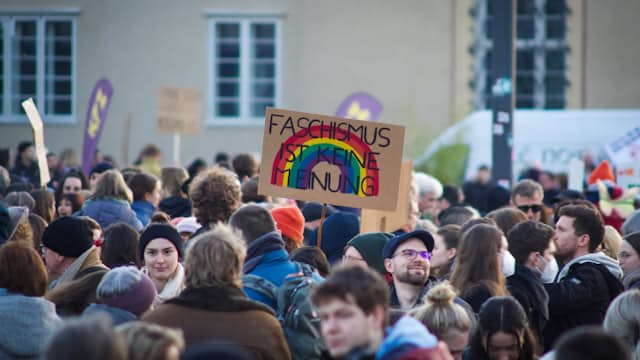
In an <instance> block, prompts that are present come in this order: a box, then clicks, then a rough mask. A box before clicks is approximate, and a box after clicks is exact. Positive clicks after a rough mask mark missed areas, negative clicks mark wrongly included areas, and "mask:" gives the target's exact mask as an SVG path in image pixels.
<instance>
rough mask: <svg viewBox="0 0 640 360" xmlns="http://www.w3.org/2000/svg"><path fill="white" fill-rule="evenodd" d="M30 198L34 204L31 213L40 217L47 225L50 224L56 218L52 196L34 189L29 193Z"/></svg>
mask: <svg viewBox="0 0 640 360" xmlns="http://www.w3.org/2000/svg"><path fill="white" fill-rule="evenodd" d="M31 197H33V200H35V202H36V204H35V206H34V207H33V213H34V214H37V215H40V217H42V218H43V219H44V221H46V222H47V224H50V223H51V222H52V221H53V219H54V218H55V216H56V202H55V199H54V198H53V194H52V193H50V192H49V191H47V190H45V189H36V190H33V191H31Z"/></svg>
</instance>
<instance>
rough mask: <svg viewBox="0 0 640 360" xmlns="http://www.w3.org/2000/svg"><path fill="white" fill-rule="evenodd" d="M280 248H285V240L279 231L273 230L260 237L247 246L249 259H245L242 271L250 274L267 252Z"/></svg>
mask: <svg viewBox="0 0 640 360" xmlns="http://www.w3.org/2000/svg"><path fill="white" fill-rule="evenodd" d="M279 249H284V241H283V240H282V236H281V235H280V233H279V232H277V231H272V232H268V233H266V234H264V235H262V236H260V237H258V238H257V239H255V240H253V242H252V243H251V244H249V247H248V248H247V259H246V260H245V261H244V267H243V268H242V271H243V272H244V273H245V274H249V273H250V272H251V271H253V269H255V267H256V266H257V265H258V264H259V263H260V261H261V260H262V258H263V257H264V255H265V254H266V253H268V252H271V251H274V250H279Z"/></svg>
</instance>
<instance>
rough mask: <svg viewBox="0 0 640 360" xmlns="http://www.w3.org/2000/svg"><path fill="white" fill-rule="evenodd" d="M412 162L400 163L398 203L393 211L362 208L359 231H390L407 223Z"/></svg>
mask: <svg viewBox="0 0 640 360" xmlns="http://www.w3.org/2000/svg"><path fill="white" fill-rule="evenodd" d="M412 171H413V162H412V161H411V160H407V161H405V162H403V163H402V168H401V170H400V187H399V190H398V203H397V205H396V208H395V210H393V211H380V210H372V209H362V212H361V213H360V233H361V234H363V233H368V232H374V231H382V232H392V231H395V230H397V229H399V228H401V227H402V226H404V225H406V224H407V221H408V219H409V191H410V190H411V178H412Z"/></svg>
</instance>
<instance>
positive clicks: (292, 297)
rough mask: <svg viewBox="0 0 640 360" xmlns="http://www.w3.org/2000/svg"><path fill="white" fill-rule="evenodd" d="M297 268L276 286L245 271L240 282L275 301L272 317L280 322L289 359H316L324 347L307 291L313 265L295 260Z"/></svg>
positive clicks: (317, 319) (313, 307) (309, 285)
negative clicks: (274, 310) (245, 273)
mask: <svg viewBox="0 0 640 360" xmlns="http://www.w3.org/2000/svg"><path fill="white" fill-rule="evenodd" d="M296 265H297V266H298V272H297V273H293V274H289V275H288V276H287V277H286V278H285V279H284V281H283V283H282V285H280V286H279V287H277V286H275V285H273V283H271V282H270V281H269V280H267V279H265V278H263V277H260V276H257V275H253V274H248V275H244V276H243V278H242V282H243V285H244V286H245V287H246V288H249V289H251V290H253V291H256V292H258V293H260V294H262V295H264V296H266V297H268V298H270V299H272V300H273V301H274V303H276V306H277V309H276V317H277V319H278V321H279V322H280V325H281V326H282V330H283V331H284V336H285V338H286V339H287V344H288V345H289V351H290V352H291V357H292V358H293V359H305V360H306V359H320V358H321V354H322V352H323V351H326V346H325V344H324V341H322V336H321V334H320V317H319V316H318V312H317V311H316V307H315V306H313V304H311V299H310V298H309V291H310V290H311V289H312V288H313V287H314V286H315V285H316V281H315V280H314V279H313V268H312V267H311V266H309V265H307V264H302V263H296Z"/></svg>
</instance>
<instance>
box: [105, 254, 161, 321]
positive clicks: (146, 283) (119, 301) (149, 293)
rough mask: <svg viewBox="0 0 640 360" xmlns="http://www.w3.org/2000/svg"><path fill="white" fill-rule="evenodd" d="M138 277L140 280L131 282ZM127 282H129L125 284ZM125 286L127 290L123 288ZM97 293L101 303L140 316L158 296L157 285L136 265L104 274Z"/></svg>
mask: <svg viewBox="0 0 640 360" xmlns="http://www.w3.org/2000/svg"><path fill="white" fill-rule="evenodd" d="M136 278H138V279H137V280H138V281H136V282H135V283H134V284H130V282H131V281H132V280H134V281H135V279H136ZM125 282H129V283H128V284H125ZM127 285H130V286H127ZM123 287H124V288H126V290H121V288H123ZM96 294H97V297H98V300H99V301H100V302H101V303H103V304H105V305H107V306H111V307H114V308H118V309H123V310H126V311H128V312H130V313H132V314H134V315H135V316H137V317H140V316H141V315H142V314H144V312H145V311H147V310H149V308H150V307H151V305H152V304H153V302H154V300H155V298H156V287H155V285H154V284H153V281H151V279H150V278H149V277H148V276H147V275H145V274H143V273H142V272H141V271H139V270H138V269H136V268H135V267H132V266H123V267H118V268H115V269H113V270H111V271H109V272H108V273H107V274H105V275H104V277H103V278H102V280H101V281H100V284H98V287H97V289H96Z"/></svg>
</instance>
